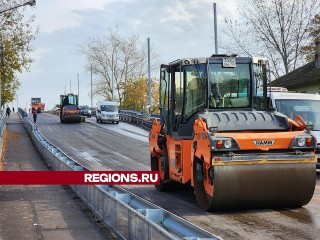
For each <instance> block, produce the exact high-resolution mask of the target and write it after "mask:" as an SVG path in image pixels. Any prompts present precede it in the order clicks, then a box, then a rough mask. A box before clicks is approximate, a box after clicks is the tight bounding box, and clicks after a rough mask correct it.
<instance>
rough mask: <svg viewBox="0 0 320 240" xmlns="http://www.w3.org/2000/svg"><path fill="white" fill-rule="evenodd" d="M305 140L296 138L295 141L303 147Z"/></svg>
mask: <svg viewBox="0 0 320 240" xmlns="http://www.w3.org/2000/svg"><path fill="white" fill-rule="evenodd" d="M305 142H306V140H305V139H304V138H298V139H297V143H298V146H299V147H303V146H304V144H305Z"/></svg>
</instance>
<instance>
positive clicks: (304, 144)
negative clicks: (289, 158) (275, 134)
mask: <svg viewBox="0 0 320 240" xmlns="http://www.w3.org/2000/svg"><path fill="white" fill-rule="evenodd" d="M290 147H291V148H292V149H300V148H309V149H312V148H315V138H314V137H313V136H311V135H307V134H306V135H298V136H295V137H294V139H293V140H292V142H291V145H290Z"/></svg>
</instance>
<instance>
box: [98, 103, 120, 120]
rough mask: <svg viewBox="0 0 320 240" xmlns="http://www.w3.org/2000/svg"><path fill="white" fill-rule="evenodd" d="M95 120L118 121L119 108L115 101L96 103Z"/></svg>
mask: <svg viewBox="0 0 320 240" xmlns="http://www.w3.org/2000/svg"><path fill="white" fill-rule="evenodd" d="M96 118H97V122H100V123H102V122H111V123H119V109H118V106H117V103H116V102H111V101H100V102H98V103H97V112H96Z"/></svg>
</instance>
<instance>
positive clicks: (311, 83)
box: [271, 41, 320, 94]
mask: <svg viewBox="0 0 320 240" xmlns="http://www.w3.org/2000/svg"><path fill="white" fill-rule="evenodd" d="M271 86H274V87H285V88H287V89H288V90H289V91H292V92H301V93H318V94H320V41H318V42H316V51H315V60H314V61H312V62H309V63H307V64H306V65H304V66H302V67H300V68H297V69H295V70H294V71H292V72H289V73H288V74H286V75H283V76H282V77H279V78H277V79H276V80H274V81H272V82H271Z"/></svg>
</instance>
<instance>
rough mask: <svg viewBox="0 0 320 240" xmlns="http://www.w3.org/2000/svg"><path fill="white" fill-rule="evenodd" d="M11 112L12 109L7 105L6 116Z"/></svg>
mask: <svg viewBox="0 0 320 240" xmlns="http://www.w3.org/2000/svg"><path fill="white" fill-rule="evenodd" d="M10 113H11V109H10V108H9V107H7V109H6V116H7V117H10Z"/></svg>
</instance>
